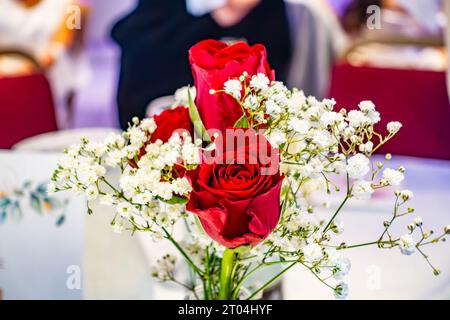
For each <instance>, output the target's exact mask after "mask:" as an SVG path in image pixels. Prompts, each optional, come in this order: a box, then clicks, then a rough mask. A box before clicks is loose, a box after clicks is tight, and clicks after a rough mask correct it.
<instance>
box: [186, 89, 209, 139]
mask: <svg viewBox="0 0 450 320" xmlns="http://www.w3.org/2000/svg"><path fill="white" fill-rule="evenodd" d="M188 99H189V116H190V117H191V122H192V124H193V125H194V130H195V132H196V134H197V135H198V136H200V137H201V138H202V140H203V141H205V142H208V143H209V142H211V137H210V136H209V135H208V133H207V132H206V128H205V126H204V125H203V122H202V118H201V117H200V113H199V112H198V109H197V106H196V105H195V102H194V100H192V96H191V90H189V89H188Z"/></svg>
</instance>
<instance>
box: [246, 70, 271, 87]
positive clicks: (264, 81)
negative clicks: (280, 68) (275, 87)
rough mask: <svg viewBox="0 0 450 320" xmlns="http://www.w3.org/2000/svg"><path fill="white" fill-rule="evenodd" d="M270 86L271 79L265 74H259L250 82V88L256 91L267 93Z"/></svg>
mask: <svg viewBox="0 0 450 320" xmlns="http://www.w3.org/2000/svg"><path fill="white" fill-rule="evenodd" d="M269 84H270V80H269V78H267V76H266V75H265V74H264V73H258V74H257V75H254V76H253V77H252V80H251V81H250V87H251V88H253V89H256V90H261V91H265V90H267V89H268V87H269Z"/></svg>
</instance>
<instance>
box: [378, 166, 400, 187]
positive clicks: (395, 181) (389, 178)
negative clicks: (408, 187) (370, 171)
mask: <svg viewBox="0 0 450 320" xmlns="http://www.w3.org/2000/svg"><path fill="white" fill-rule="evenodd" d="M383 179H384V180H385V181H386V182H387V183H388V184H389V185H391V186H398V185H400V183H402V181H403V180H404V179H405V176H404V175H403V173H401V172H400V171H398V170H394V169H390V168H387V169H385V170H384V171H383Z"/></svg>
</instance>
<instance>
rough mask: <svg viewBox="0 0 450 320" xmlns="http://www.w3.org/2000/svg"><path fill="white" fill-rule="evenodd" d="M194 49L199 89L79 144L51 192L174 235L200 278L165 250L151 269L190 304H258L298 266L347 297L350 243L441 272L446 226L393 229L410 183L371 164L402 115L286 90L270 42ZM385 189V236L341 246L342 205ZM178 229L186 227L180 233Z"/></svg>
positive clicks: (205, 44)
mask: <svg viewBox="0 0 450 320" xmlns="http://www.w3.org/2000/svg"><path fill="white" fill-rule="evenodd" d="M189 58H190V62H191V65H192V71H193V75H194V79H195V87H192V88H183V89H180V90H178V91H177V93H176V94H175V100H176V103H174V105H173V106H172V108H170V109H168V110H165V111H164V112H162V113H161V114H159V115H156V116H154V117H152V118H148V119H143V120H142V121H141V120H139V119H133V123H132V124H130V128H129V129H128V130H127V131H126V132H124V133H123V134H122V135H117V136H115V135H114V136H111V137H109V138H107V139H106V140H105V141H104V142H101V143H99V142H91V141H88V140H87V139H85V138H83V139H82V141H81V144H79V145H76V146H72V147H70V148H69V149H68V150H67V151H66V152H65V156H64V157H63V159H61V161H60V163H59V165H58V168H57V169H56V170H55V172H54V175H53V182H52V183H51V184H50V185H49V190H50V191H52V192H58V191H64V190H71V191H73V192H75V193H77V194H83V195H85V196H86V197H87V199H88V203H89V202H90V201H94V200H99V201H100V202H101V203H103V204H105V205H110V206H114V207H115V210H116V215H115V217H114V219H113V220H112V222H111V225H112V226H113V228H114V230H115V231H117V232H121V231H123V230H130V231H132V232H147V233H148V234H149V235H150V236H151V237H152V238H153V240H154V241H169V242H171V243H172V244H173V245H174V247H175V248H176V249H177V250H178V251H179V253H180V255H179V256H181V257H183V259H184V261H185V262H186V263H187V265H188V266H189V271H190V272H189V275H190V277H188V279H178V278H177V274H176V265H177V263H178V261H177V257H176V256H172V255H169V254H168V255H165V256H164V257H162V258H161V259H160V260H158V265H157V266H156V267H155V269H154V271H153V275H154V277H156V278H157V279H159V280H161V281H171V282H175V283H177V284H179V285H181V286H183V287H184V288H186V290H188V291H189V293H190V294H189V297H190V298H192V299H206V300H210V299H222V300H228V299H232V300H234V299H241V300H242V299H258V298H260V296H261V294H262V293H263V292H264V290H266V289H267V288H268V287H270V286H271V285H272V284H273V283H275V282H276V281H277V280H278V279H279V278H280V277H281V276H282V275H283V274H284V273H285V272H287V271H288V270H290V269H291V268H292V267H294V266H296V265H299V266H302V267H304V268H306V269H308V270H310V271H311V273H312V274H313V276H315V277H316V278H317V279H318V280H319V281H321V282H322V283H323V284H324V285H326V286H327V287H329V288H330V290H331V292H332V293H334V295H335V296H336V297H338V298H344V297H345V296H346V295H347V293H348V287H347V285H346V283H345V282H343V279H344V277H345V276H346V275H347V274H348V272H349V271H350V261H349V259H348V258H346V257H345V250H346V249H349V248H355V247H365V246H377V247H378V248H380V249H398V250H400V251H401V252H402V253H403V254H405V255H411V254H413V253H415V252H417V254H420V255H422V256H423V257H424V258H425V260H426V261H427V262H428V264H429V265H430V266H431V267H432V270H433V272H434V273H435V274H436V275H437V274H439V270H438V269H437V268H435V267H434V266H433V265H432V264H431V262H430V260H429V258H428V256H427V255H426V253H425V252H424V251H423V250H424V247H426V246H427V245H430V244H434V243H438V242H440V241H443V240H445V239H444V237H445V236H446V235H447V234H449V233H450V226H447V227H445V228H444V229H443V230H442V232H441V233H440V234H434V233H433V232H432V231H429V230H426V229H425V228H424V226H423V223H422V220H421V218H419V217H415V218H414V219H411V221H410V223H409V224H406V226H405V233H404V234H403V235H395V234H393V233H392V232H391V226H392V225H393V224H394V223H396V222H397V220H399V219H401V218H403V217H407V216H410V215H411V214H412V213H413V212H414V209H413V208H411V207H409V206H408V201H409V200H410V199H411V198H412V197H413V192H412V191H409V190H395V189H392V188H391V187H398V186H399V185H400V184H401V182H402V180H403V179H404V173H405V168H403V167H398V168H389V167H386V166H385V164H384V163H381V162H376V163H373V161H371V159H370V158H371V156H372V155H373V154H374V153H375V152H376V151H377V150H378V149H379V148H380V147H381V146H382V145H384V144H385V143H387V142H388V141H389V140H390V139H392V138H393V137H394V136H395V134H396V133H397V132H398V131H399V130H400V129H401V126H402V125H401V124H400V123H399V122H390V123H389V124H388V125H387V128H386V132H385V134H383V133H381V132H377V131H375V129H374V126H375V125H376V124H377V123H378V122H379V121H380V114H379V113H378V112H377V111H376V109H375V105H374V104H373V103H372V102H370V101H363V102H361V103H360V104H359V106H358V108H357V109H354V110H351V111H347V110H346V109H341V110H337V109H336V102H335V101H334V100H323V101H318V100H317V99H315V98H314V97H307V96H305V94H304V93H303V92H302V91H299V90H296V89H294V90H289V89H287V88H286V87H285V86H284V85H283V83H281V82H277V81H275V73H274V71H273V70H271V68H270V67H269V64H268V62H267V57H266V50H265V48H264V47H263V46H262V45H255V46H248V45H247V44H244V43H236V44H233V45H227V44H225V43H223V42H219V41H214V40H206V41H202V42H200V43H198V44H196V45H195V46H194V47H192V48H191V50H190V52H189ZM389 158H390V155H387V156H386V159H387V160H389ZM108 168H111V169H116V170H118V169H119V170H120V172H121V174H120V179H119V182H118V183H113V182H111V181H108V179H107V178H106V172H107V169H108ZM339 181H344V182H345V183H344V188H342V187H339V185H340V184H339ZM320 186H322V187H323V190H324V192H325V194H326V195H328V197H331V195H332V194H337V193H338V191H339V190H340V189H343V190H342V191H344V196H343V199H342V201H341V203H340V205H339V206H338V207H337V209H336V210H333V211H332V212H328V213H327V214H325V215H323V214H322V215H320V214H319V212H318V211H319V208H317V206H315V205H314V201H311V199H310V194H311V191H312V190H316V189H317V188H319V187H320ZM384 188H390V189H389V190H392V197H393V203H394V204H393V211H392V212H391V213H390V218H389V219H387V220H386V221H380V225H382V226H383V231H382V233H381V234H380V236H379V237H378V238H376V239H368V240H369V241H368V242H367V243H345V242H342V241H337V240H336V235H337V234H341V233H343V223H342V221H340V219H339V218H340V217H339V214H340V213H341V212H342V209H343V208H344V206H345V205H346V204H347V203H348V202H350V201H358V200H367V199H370V198H371V196H372V195H373V194H374V193H376V192H379V190H380V189H384ZM88 208H89V206H88ZM322 211H323V210H322ZM325 211H327V210H326V208H325ZM328 211H331V210H328ZM89 213H92V210H91V209H89ZM179 225H182V226H183V227H185V228H186V230H188V232H186V233H184V234H183V235H181V236H180V235H178V234H177V233H176V232H174V230H175V227H176V226H179ZM374 227H376V226H374ZM273 265H279V266H280V267H279V269H278V273H277V274H275V275H273V277H271V278H269V279H267V280H265V281H264V282H262V283H259V284H257V285H250V284H249V279H250V278H251V277H252V275H254V274H255V273H256V272H259V271H260V270H262V269H264V268H265V267H268V266H273Z"/></svg>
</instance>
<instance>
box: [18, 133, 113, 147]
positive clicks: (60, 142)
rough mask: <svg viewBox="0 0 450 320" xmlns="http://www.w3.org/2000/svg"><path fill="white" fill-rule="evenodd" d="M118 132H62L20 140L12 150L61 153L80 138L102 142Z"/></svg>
mask: <svg viewBox="0 0 450 320" xmlns="http://www.w3.org/2000/svg"><path fill="white" fill-rule="evenodd" d="M120 132H121V131H120V130H118V129H113V128H82V129H71V130H62V131H57V132H50V133H44V134H40V135H37V136H34V137H31V138H28V139H25V140H22V141H20V142H19V143H17V144H15V145H14V146H13V148H12V149H13V150H16V151H35V152H62V151H64V149H66V148H68V147H70V146H71V145H73V144H77V143H79V142H80V138H81V137H87V138H88V139H89V140H90V141H103V140H105V138H106V137H107V136H108V135H109V134H111V133H115V134H117V133H120Z"/></svg>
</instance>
